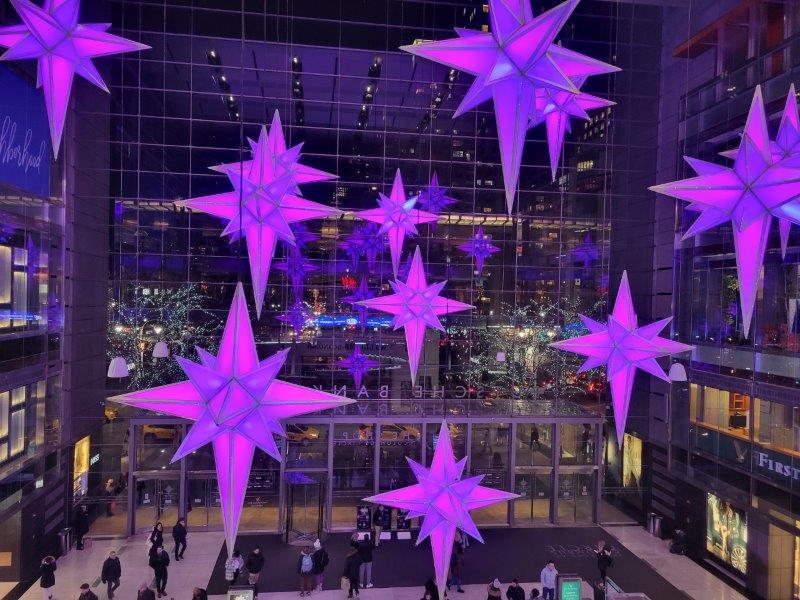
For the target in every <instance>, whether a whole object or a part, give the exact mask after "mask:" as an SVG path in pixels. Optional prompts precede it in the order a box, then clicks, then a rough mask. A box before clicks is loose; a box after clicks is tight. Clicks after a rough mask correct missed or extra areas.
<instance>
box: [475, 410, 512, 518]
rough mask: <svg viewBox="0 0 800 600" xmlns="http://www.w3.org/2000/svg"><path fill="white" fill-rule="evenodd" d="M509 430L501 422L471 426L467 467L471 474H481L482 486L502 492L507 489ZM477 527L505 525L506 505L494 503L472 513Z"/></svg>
mask: <svg viewBox="0 0 800 600" xmlns="http://www.w3.org/2000/svg"><path fill="white" fill-rule="evenodd" d="M508 446H509V430H508V426H506V425H504V424H503V423H493V424H487V425H478V424H475V425H473V426H472V448H471V451H470V464H471V467H470V468H471V472H472V475H483V476H484V477H483V481H482V482H481V484H482V485H485V486H486V487H491V488H496V489H499V490H505V489H507V488H508V458H509V447H508ZM472 516H473V518H474V520H475V523H477V524H479V525H489V524H494V525H497V524H501V525H502V524H505V523H507V522H508V505H507V504H495V505H493V506H487V507H486V508H481V509H478V510H476V511H473V513H472Z"/></svg>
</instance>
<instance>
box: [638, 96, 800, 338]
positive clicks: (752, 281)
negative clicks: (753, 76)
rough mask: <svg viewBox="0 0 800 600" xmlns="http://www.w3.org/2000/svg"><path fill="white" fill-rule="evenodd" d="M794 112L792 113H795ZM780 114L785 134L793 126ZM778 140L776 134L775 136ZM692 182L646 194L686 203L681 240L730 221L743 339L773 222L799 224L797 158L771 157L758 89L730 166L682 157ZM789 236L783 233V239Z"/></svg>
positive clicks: (786, 224) (765, 120) (673, 183)
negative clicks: (687, 220)
mask: <svg viewBox="0 0 800 600" xmlns="http://www.w3.org/2000/svg"><path fill="white" fill-rule="evenodd" d="M795 110H796V108H795ZM787 121H791V117H789V118H787V116H786V114H784V119H783V120H782V129H783V130H784V132H785V131H786V130H787V129H789V128H791V127H794V125H791V123H787ZM778 137H779V138H781V135H780V134H779V136H778ZM686 161H687V162H688V163H689V164H690V165H691V166H692V168H693V169H694V170H695V172H696V173H697V176H696V177H691V178H689V179H682V180H680V181H673V182H671V183H664V184H662V185H656V186H653V187H651V188H650V189H651V190H653V191H654V192H658V193H660V194H665V195H667V196H672V197H673V198H678V199H680V200H686V201H688V202H689V203H690V204H689V205H688V206H687V209H688V210H691V211H694V212H699V213H700V216H699V217H698V218H697V219H696V220H695V221H694V223H692V225H691V227H689V229H688V230H687V231H686V233H685V234H684V236H683V238H684V239H686V238H689V237H692V236H695V235H697V234H699V233H702V232H704V231H708V230H709V229H713V228H714V227H716V226H718V225H721V224H723V223H727V222H730V223H731V225H732V229H733V242H734V247H735V250H736V266H737V270H738V276H739V299H740V303H741V307H742V325H743V332H744V335H745V337H748V336H749V333H750V322H751V319H752V317H753V310H754V308H755V301H756V295H757V293H758V282H759V279H760V278H761V268H762V266H763V264H764V254H765V252H766V248H767V240H768V238H769V231H770V226H771V224H772V219H773V217H774V218H776V219H778V222H779V223H780V222H785V224H784V225H782V227H789V225H791V224H792V223H794V224H800V200H799V199H800V168H799V167H800V165H798V164H797V163H798V159H796V158H785V159H778V160H776V157H775V156H774V155H773V152H772V145H771V144H770V140H769V132H768V130H767V119H766V115H765V112H764V101H763V99H762V97H761V88H760V87H758V88H756V92H755V95H754V96H753V103H752V104H751V106H750V113H749V114H748V116H747V123H746V124H745V127H744V131H743V132H742V139H741V141H740V144H739V149H738V151H737V152H736V158H735V160H734V163H733V167H731V168H729V167H724V166H721V165H717V164H714V163H710V162H706V161H703V160H698V159H695V158H689V157H686ZM785 235H786V236H788V231H787V232H786V234H785Z"/></svg>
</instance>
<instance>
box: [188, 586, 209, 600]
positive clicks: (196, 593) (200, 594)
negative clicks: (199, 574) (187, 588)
mask: <svg viewBox="0 0 800 600" xmlns="http://www.w3.org/2000/svg"><path fill="white" fill-rule="evenodd" d="M192 600H208V592H206V591H205V590H204V589H203V588H194V589H193V590H192Z"/></svg>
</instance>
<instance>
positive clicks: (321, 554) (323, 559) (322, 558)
mask: <svg viewBox="0 0 800 600" xmlns="http://www.w3.org/2000/svg"><path fill="white" fill-rule="evenodd" d="M311 559H312V560H313V561H314V577H315V579H316V581H315V586H314V587H315V589H316V590H317V591H318V592H321V591H322V584H323V583H324V579H325V567H327V566H328V563H329V562H330V561H331V559H330V556H328V551H327V550H325V548H323V547H322V543H321V542H320V541H319V540H317V541H315V542H314V554H312V555H311Z"/></svg>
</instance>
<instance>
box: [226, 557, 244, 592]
mask: <svg viewBox="0 0 800 600" xmlns="http://www.w3.org/2000/svg"><path fill="white" fill-rule="evenodd" d="M242 569H244V559H243V558H242V553H241V552H239V549H238V548H236V549H235V550H234V551H233V556H231V557H230V558H229V559H228V560H226V561H225V581H227V582H228V583H229V584H231V585H233V584H234V583H236V580H237V579H239V575H240V574H241V573H242Z"/></svg>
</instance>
